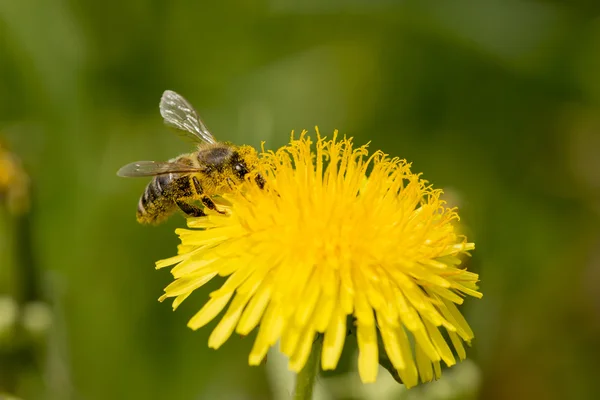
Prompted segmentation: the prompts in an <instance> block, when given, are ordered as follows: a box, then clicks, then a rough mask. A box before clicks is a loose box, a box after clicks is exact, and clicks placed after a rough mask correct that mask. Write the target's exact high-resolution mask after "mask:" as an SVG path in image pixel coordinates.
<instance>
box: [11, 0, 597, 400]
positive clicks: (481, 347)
mask: <svg viewBox="0 0 600 400" xmlns="http://www.w3.org/2000/svg"><path fill="white" fill-rule="evenodd" d="M450 3H451V4H450ZM165 89H173V90H176V91H178V92H180V93H182V94H183V95H184V96H186V97H187V98H188V99H189V100H190V101H191V102H192V104H194V105H195V106H196V108H197V109H198V110H199V112H200V114H201V115H202V116H203V118H204V120H205V121H206V122H207V125H208V126H209V127H210V129H211V130H212V131H213V132H214V133H215V135H216V136H217V137H218V138H219V139H222V140H230V141H233V142H236V143H248V144H251V145H255V146H258V145H259V144H260V142H261V141H262V140H265V141H267V147H269V148H276V147H278V146H280V145H283V144H284V143H286V141H287V140H288V139H289V134H290V131H291V130H293V129H294V130H296V131H299V130H301V129H303V128H307V129H311V130H312V129H313V127H314V126H315V125H318V126H319V127H320V129H321V131H322V132H323V133H327V134H329V133H330V132H331V131H332V130H333V129H334V128H337V129H339V130H340V131H341V132H342V133H343V134H347V135H351V136H354V137H355V138H356V142H357V143H364V142H367V141H371V148H373V149H383V150H384V151H386V152H388V153H390V154H392V155H394V156H400V157H403V158H406V159H408V160H409V161H412V162H413V168H414V170H416V171H422V172H423V173H424V177H425V178H426V179H428V180H430V181H431V182H433V183H434V184H435V186H436V187H441V188H444V189H445V190H446V192H447V198H448V200H449V201H450V202H451V204H456V205H458V206H460V212H461V216H462V220H461V221H462V223H463V229H464V230H465V232H466V233H467V234H468V236H469V239H471V240H473V241H475V243H476V246H477V250H476V251H475V252H474V256H473V258H472V259H471V260H470V261H469V264H468V265H469V268H470V269H472V270H474V271H476V272H478V273H480V275H481V279H482V282H481V289H482V291H483V293H484V298H483V299H482V300H475V299H468V300H467V302H466V305H465V306H463V307H462V310H463V311H464V313H465V314H466V316H467V319H468V320H469V321H470V323H471V325H472V327H473V329H474V331H475V336H476V338H475V341H474V342H473V347H472V348H471V349H470V350H469V351H468V357H469V360H468V362H466V363H463V364H462V365H459V366H457V367H456V368H455V369H452V370H449V371H446V372H445V374H444V378H443V379H442V381H440V382H436V383H434V384H429V385H424V386H422V387H419V388H417V389H414V390H411V391H409V392H408V393H407V392H404V391H402V390H398V389H397V387H395V386H394V387H392V388H391V389H390V390H388V389H389V387H391V386H389V380H387V381H386V379H387V378H388V377H387V376H385V375H386V373H385V372H383V373H381V374H380V378H381V379H380V382H379V383H377V384H376V385H371V386H370V388H367V389H364V388H363V389H361V388H360V386H359V387H355V386H352V385H356V379H353V375H352V373H354V371H355V368H354V366H353V365H352V363H353V359H354V358H355V357H354V356H353V355H352V350H350V349H349V350H348V351H346V352H345V354H344V359H343V363H342V365H341V367H340V372H338V373H337V374H334V375H336V376H333V377H323V378H320V379H319V381H318V382H317V386H318V388H319V390H320V391H321V395H322V396H325V397H321V398H323V399H325V398H348V399H350V398H356V399H361V398H365V399H367V398H371V399H385V398H390V399H391V398H411V399H413V398H414V399H416V398H420V399H430V398H431V399H467V398H469V399H474V398H481V399H531V398H540V399H564V398H569V399H591V398H600V397H599V396H600V389H599V385H598V381H597V380H598V377H597V373H598V370H599V368H598V356H600V343H599V342H600V289H599V287H600V229H599V222H600V154H599V153H600V3H598V2H596V1H591V0H589V1H586V0H576V1H570V2H561V1H550V0H549V1H543V2H523V1H512V0H508V1H499V0H493V1H492V0H488V1H483V0H482V1H473V2H469V1H454V2H434V1H393V0H374V1H369V0H351V1H342V0H334V1H327V2H325V1H318V0H309V1H304V2H301V1H291V0H258V1H249V0H246V1H244V0H237V1H226V2H222V3H218V2H208V1H192V0H187V1H183V0H176V1H170V2H166V1H149V0H147V1H144V0H125V1H123V0H121V1H116V0H106V1H92V0H88V1H82V0H80V1H77V0H35V1H17V0H0V137H1V138H2V139H1V140H2V141H3V142H4V143H5V144H8V146H10V148H11V149H12V151H13V152H14V153H15V154H17V155H18V156H19V157H20V158H21V160H22V161H23V165H24V166H25V167H26V169H27V171H28V173H29V174H30V177H31V183H32V195H31V198H32V208H31V212H30V214H28V215H27V216H25V217H14V216H11V215H10V214H9V213H8V212H6V211H3V213H2V218H1V219H0V240H1V241H0V262H1V263H0V296H3V297H2V301H0V330H2V329H4V332H2V334H0V343H2V344H1V345H0V349H1V350H0V354H2V356H1V357H0V362H1V363H2V365H0V374H1V375H0V385H2V386H0V393H2V392H3V391H4V392H10V393H13V394H16V395H18V396H20V397H21V398H23V399H27V400H28V399H61V400H62V399H65V400H70V399H86V400H95V399H164V398H169V399H270V398H275V399H278V398H284V397H281V396H283V395H282V394H277V393H279V392H277V389H276V386H277V382H283V381H284V380H285V379H287V378H285V377H281V378H277V376H278V375H277V374H278V373H280V372H277V368H274V367H273V365H275V366H276V365H278V364H277V362H278V361H277V356H276V355H275V356H273V357H270V358H269V362H268V363H267V366H266V367H265V366H261V367H248V366H247V355H248V350H249V348H250V346H251V344H252V340H253V339H252V337H249V338H245V339H242V338H239V337H237V336H236V337H233V338H232V339H230V340H229V341H228V342H227V343H226V344H225V345H224V347H223V348H222V349H220V350H218V351H213V350H210V349H208V348H207V338H208V335H209V334H210V332H211V327H212V326H214V323H213V324H212V325H211V326H209V327H208V328H204V329H201V330H200V331H198V332H192V331H191V330H189V329H188V328H187V327H186V322H187V320H188V319H189V317H191V316H192V315H193V313H194V312H195V311H196V310H197V309H198V308H199V307H200V306H201V304H203V302H204V301H205V299H206V297H207V295H208V293H209V292H210V290H211V289H213V288H214V287H215V285H212V286H210V285H209V286H208V287H206V288H204V289H202V290H200V291H199V292H198V293H195V294H194V295H193V296H192V297H191V298H190V299H188V300H187V301H186V302H185V303H184V304H183V305H182V307H181V308H180V309H179V310H178V311H177V312H176V313H173V312H172V311H171V306H170V304H167V303H162V304H161V303H159V302H157V301H156V299H157V298H158V297H159V296H160V294H161V293H162V289H163V288H164V287H165V286H166V285H167V284H168V283H169V282H170V281H171V278H170V275H169V273H168V271H166V270H161V271H159V272H156V271H155V270H154V262H155V261H156V260H158V259H162V258H166V257H169V256H171V255H173V254H175V251H176V245H177V243H178V240H177V237H176V236H175V235H174V233H173V230H174V228H176V227H179V226H182V225H183V224H184V220H183V219H182V218H181V217H180V216H177V217H174V218H172V219H171V220H170V221H169V222H168V223H166V224H165V225H161V226H160V227H155V228H153V227H144V226H140V225H138V224H137V223H136V222H135V208H136V204H137V201H138V197H139V195H140V194H141V193H142V190H143V188H144V186H145V185H146V183H147V181H146V180H144V179H141V180H125V179H119V178H117V177H116V176H115V172H116V170H117V169H118V168H119V167H120V166H121V165H123V164H125V163H128V162H131V161H134V160H139V159H157V160H163V159H168V158H171V157H173V156H175V155H177V154H179V153H182V152H186V151H189V146H188V145H187V144H186V143H184V142H181V141H179V140H178V139H177V138H176V137H175V136H174V135H172V134H170V133H169V132H168V130H167V129H166V128H165V127H164V126H163V124H162V122H161V119H160V115H159V113H158V101H159V99H160V96H161V93H162V91H163V90H165ZM10 299H12V300H10ZM35 300H41V301H43V302H44V303H43V304H47V305H49V309H47V308H44V306H43V304H39V303H31V302H32V301H35ZM11 302H12V303H11ZM15 302H16V303H15ZM11 304H12V305H11ZM32 304H33V305H34V306H37V308H36V309H34V312H33V314H32V312H31V309H30V307H29V308H28V306H31V305H32ZM26 310H29V311H28V313H26V312H25V311H26ZM35 310H37V311H35ZM23 315H27V316H28V317H27V318H29V319H33V322H31V321H30V323H29V325H27V324H24V323H22V324H21V325H27V326H30V325H32V324H33V326H37V327H38V329H37V331H36V332H39V333H40V335H41V336H40V337H37V336H35V335H34V336H35V337H31V338H29V339H27V340H21V339H22V338H23V337H29V336H32V334H31V332H29V333H28V334H27V335H29V336H27V335H26V334H25V333H23V332H21V331H19V332H20V333H19V332H18V333H17V334H12V335H10V334H7V333H6V332H7V331H10V326H11V325H10V321H11V320H15V318H16V319H19V318H20V319H21V320H24V319H25V317H23ZM49 316H51V324H50V325H48V324H49V322H48V317H49ZM11 318H12V319H11ZM7 321H8V322H7ZM36 321H37V322H36ZM36 324H37V325H36ZM48 326H49V327H48ZM28 329H29V331H31V329H33V328H31V327H30V328H28ZM33 330H34V331H35V329H33ZM13 333H14V332H13ZM11 338H12V339H11ZM19 338H21V339H19ZM23 341H25V342H27V343H25V344H24V343H22V342H23ZM271 360H273V361H271ZM269 365H271V366H269ZM269 371H270V372H269ZM274 377H275V378H274ZM348 377H350V378H349V380H347V381H348V382H351V383H349V384H340V379H346V378H348ZM352 382H354V383H352ZM384 386H385V388H384ZM336 388H337V389H336ZM352 388H354V389H352ZM378 390H380V391H378ZM386 390H388V391H387V392H386ZM344 391H345V393H344ZM284 392H285V390H284ZM352 392H353V393H352ZM384 392H385V393H387V394H384ZM327 395H329V397H327ZM386 396H387V397H386ZM0 397H1V395H0Z"/></svg>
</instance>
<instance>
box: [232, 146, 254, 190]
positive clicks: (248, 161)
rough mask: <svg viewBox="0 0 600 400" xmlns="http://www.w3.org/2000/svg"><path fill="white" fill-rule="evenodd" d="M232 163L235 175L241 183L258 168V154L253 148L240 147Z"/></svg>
mask: <svg viewBox="0 0 600 400" xmlns="http://www.w3.org/2000/svg"><path fill="white" fill-rule="evenodd" d="M231 161H232V162H231V167H232V168H233V173H234V175H235V176H236V177H237V178H238V179H239V180H240V182H241V181H243V180H244V178H245V177H246V175H247V174H248V173H250V172H252V171H254V170H255V169H256V168H257V167H258V154H257V153H256V150H255V149H254V148H253V147H251V146H240V147H239V148H238V150H237V151H236V152H235V153H234V156H233V157H232V160H231Z"/></svg>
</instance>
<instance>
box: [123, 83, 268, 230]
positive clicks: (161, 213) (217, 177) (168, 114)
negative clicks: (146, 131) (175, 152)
mask: <svg viewBox="0 0 600 400" xmlns="http://www.w3.org/2000/svg"><path fill="white" fill-rule="evenodd" d="M160 114H161V115H162V117H163V119H164V122H165V124H166V125H167V126H169V127H171V128H174V129H175V131H176V132H177V133H179V134H181V135H182V136H184V137H185V138H188V139H191V140H192V141H193V142H195V143H196V144H197V146H198V148H197V150H196V151H195V152H193V153H188V154H182V155H180V156H178V157H175V158H173V159H171V160H169V161H167V162H156V161H137V162H133V163H131V164H127V165H125V166H124V167H122V168H121V169H120V170H119V171H118V172H117V175H119V176H123V177H144V176H152V177H153V178H152V180H151V181H150V183H148V185H147V186H146V190H145V191H144V193H143V194H142V196H141V197H140V201H139V202H138V206H137V214H136V215H137V220H138V222H139V223H141V224H158V223H160V222H163V221H164V220H166V219H167V218H168V217H169V216H170V215H171V214H173V213H174V212H175V211H176V210H177V209H178V208H179V209H180V210H181V211H183V212H184V213H185V214H187V215H190V216H193V217H201V216H204V215H206V213H205V211H204V208H208V209H209V210H214V211H216V212H218V213H221V214H224V213H225V212H224V211H222V210H219V208H218V207H217V205H216V204H215V202H214V201H213V199H212V198H211V197H212V196H215V195H222V194H224V193H227V192H230V191H232V190H233V189H234V188H235V187H237V185H239V184H240V183H242V182H244V180H245V177H246V175H247V174H248V173H250V172H251V171H253V170H255V169H256V167H257V165H258V154H257V152H256V150H255V149H254V148H253V147H251V146H248V145H243V146H236V145H233V144H231V143H228V142H224V143H222V142H218V141H217V140H216V139H215V138H214V136H213V135H212V134H211V133H210V131H209V130H208V129H207V128H206V125H205V124H204V122H202V120H201V119H200V117H199V116H198V113H197V112H196V110H194V108H193V107H192V106H191V104H190V103H189V102H188V101H187V100H186V99H184V98H183V97H182V96H181V95H179V94H177V93H175V92H173V91H171V90H167V91H165V92H164V93H163V95H162V98H161V100H160ZM254 180H255V182H256V184H258V185H259V187H261V188H262V187H263V185H264V180H263V178H262V177H261V176H260V175H259V174H257V175H256V177H255V179H254ZM197 202H200V203H201V204H202V207H201V206H199V205H197V204H196V203H197Z"/></svg>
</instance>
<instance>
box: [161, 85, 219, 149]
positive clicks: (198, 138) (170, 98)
mask: <svg viewBox="0 0 600 400" xmlns="http://www.w3.org/2000/svg"><path fill="white" fill-rule="evenodd" d="M160 115H162V117H163V118H164V120H165V124H166V125H168V126H170V127H172V128H175V129H177V130H178V131H179V133H181V134H182V135H183V136H184V137H187V138H190V139H192V140H193V141H195V142H206V143H211V144H212V143H216V142H217V140H216V139H215V138H214V136H213V135H212V133H210V131H209V130H208V128H207V127H206V125H204V122H202V120H201V119H200V117H199V116H198V113H197V112H196V110H194V107H192V105H191V104H190V103H189V102H188V101H187V100H186V99H184V98H183V97H182V96H181V95H180V94H177V93H175V92H173V91H172V90H165V92H164V93H163V95H162V98H161V99H160Z"/></svg>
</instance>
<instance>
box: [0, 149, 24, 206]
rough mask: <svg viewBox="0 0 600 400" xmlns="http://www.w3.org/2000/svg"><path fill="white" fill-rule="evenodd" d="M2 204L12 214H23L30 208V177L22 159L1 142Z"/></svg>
mask: <svg viewBox="0 0 600 400" xmlns="http://www.w3.org/2000/svg"><path fill="white" fill-rule="evenodd" d="M0 205H5V206H6V207H7V209H8V211H9V212H10V213H11V214H15V215H18V214H22V213H24V212H26V211H27V209H28V208H29V177H28V175H27V173H26V172H25V170H24V169H23V166H22V165H21V160H20V159H19V158H18V157H17V156H15V155H14V154H13V153H11V152H10V151H9V150H8V148H7V147H6V146H5V145H3V144H2V142H0Z"/></svg>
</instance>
